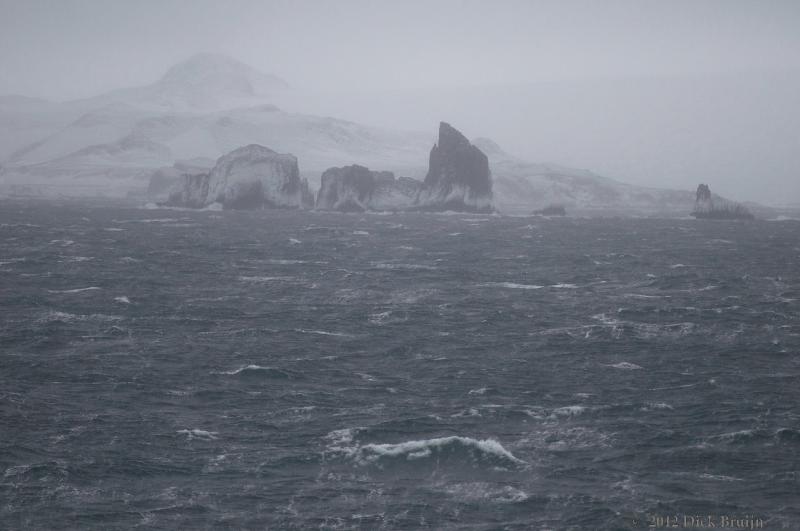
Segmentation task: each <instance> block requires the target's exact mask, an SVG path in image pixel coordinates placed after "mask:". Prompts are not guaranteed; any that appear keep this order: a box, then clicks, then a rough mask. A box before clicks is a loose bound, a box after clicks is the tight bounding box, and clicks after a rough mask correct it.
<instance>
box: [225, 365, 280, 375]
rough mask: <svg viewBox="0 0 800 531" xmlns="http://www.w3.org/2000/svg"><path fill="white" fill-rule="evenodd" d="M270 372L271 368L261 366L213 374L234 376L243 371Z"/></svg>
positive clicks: (250, 366) (246, 366)
mask: <svg viewBox="0 0 800 531" xmlns="http://www.w3.org/2000/svg"><path fill="white" fill-rule="evenodd" d="M269 370H272V367H263V366H261V365H253V364H251V365H245V366H243V367H239V368H238V369H233V370H231V371H219V372H216V373H214V374H229V375H236V374H241V373H243V372H245V371H269Z"/></svg>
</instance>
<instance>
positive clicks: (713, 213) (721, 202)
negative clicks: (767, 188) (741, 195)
mask: <svg viewBox="0 0 800 531" xmlns="http://www.w3.org/2000/svg"><path fill="white" fill-rule="evenodd" d="M716 199H717V200H716V201H715V200H714V197H713V196H712V195H711V188H709V186H708V185H707V184H700V185H698V187H697V193H696V194H695V202H694V211H693V212H692V216H694V217H696V218H698V219H753V218H754V217H755V216H753V214H752V213H751V212H750V211H749V210H748V209H747V207H745V206H744V205H741V204H739V203H734V202H732V201H727V200H725V199H722V198H720V197H717V198H716Z"/></svg>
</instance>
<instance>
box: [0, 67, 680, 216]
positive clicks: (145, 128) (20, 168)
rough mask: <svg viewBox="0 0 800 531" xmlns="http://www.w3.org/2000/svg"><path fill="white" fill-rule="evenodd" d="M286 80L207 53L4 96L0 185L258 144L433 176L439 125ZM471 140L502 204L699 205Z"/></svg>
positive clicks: (31, 187) (64, 179) (312, 160)
mask: <svg viewBox="0 0 800 531" xmlns="http://www.w3.org/2000/svg"><path fill="white" fill-rule="evenodd" d="M287 91H291V88H290V87H289V85H288V84H287V83H286V82H285V81H283V80H281V79H280V78H278V77H276V76H273V75H269V74H264V73H261V72H258V71H257V70H255V69H253V68H251V67H249V66H247V65H244V64H243V63H240V62H238V61H236V60H234V59H231V58H228V57H225V56H221V55H214V54H199V55H196V56H194V57H192V58H190V59H189V60H187V61H184V62H182V63H179V64H177V65H175V66H173V67H172V68H170V69H169V70H168V71H167V72H166V73H165V74H164V76H162V77H161V79H159V80H157V81H156V82H155V83H153V84H151V85H147V86H144V87H136V88H128V89H120V90H116V91H112V92H109V93H106V94H102V95H100V96H97V97H94V98H89V99H84V100H78V101H71V102H65V103H55V102H48V101H44V100H38V99H35V98H26V97H22V96H5V97H0V192H3V193H9V192H11V193H15V192H16V193H43V194H51V195H52V194H58V195H73V196H74V195H97V194H102V195H125V194H129V193H137V194H138V193H144V191H145V190H146V188H147V186H148V180H149V178H150V176H151V175H152V174H153V173H154V172H155V171H156V170H158V169H159V168H162V169H163V168H167V169H169V168H170V167H172V165H173V164H175V163H176V162H179V161H186V160H192V159H206V160H216V159H217V158H218V157H220V156H221V155H223V154H225V153H228V152H231V151H233V150H235V149H237V148H239V147H241V146H246V145H250V144H260V145H262V146H267V147H269V148H270V149H272V150H274V151H277V152H280V153H291V154H292V155H294V156H296V157H297V159H298V162H299V170H300V174H301V176H302V177H305V178H307V179H308V181H309V183H310V185H311V186H312V188H318V187H319V179H320V175H321V174H322V172H323V171H325V170H326V169H328V168H331V167H335V166H347V165H352V164H359V165H363V166H368V167H370V168H378V169H380V170H386V171H392V172H394V173H395V174H396V175H397V176H398V177H413V178H416V179H422V178H423V177H424V176H425V171H426V166H427V163H428V158H429V154H430V150H431V147H432V146H433V145H434V143H435V141H436V139H435V137H434V135H432V134H430V133H416V132H403V131H397V130H388V129H381V128H376V127H370V126H364V125H360V124H357V123H354V122H350V121H346V120H340V119H336V118H330V117H323V116H315V115H309V114H299V113H292V112H286V111H284V110H281V109H280V108H278V107H277V106H276V105H275V104H274V102H275V101H278V100H280V99H281V95H285V94H286V92H287ZM473 142H474V144H475V145H476V146H477V147H478V148H479V149H480V150H481V151H483V152H484V153H485V154H486V155H487V156H488V158H489V163H490V169H491V173H492V177H493V181H494V198H495V199H494V203H495V205H496V207H497V208H498V209H499V210H500V211H501V212H509V213H528V212H530V211H531V210H533V209H536V208H541V207H544V206H547V205H551V204H559V205H563V206H565V207H566V208H567V209H568V210H570V211H573V212H575V211H584V212H592V211H604V212H608V211H611V212H619V213H623V214H624V213H634V214H637V213H642V214H655V213H663V214H670V215H675V214H678V215H685V214H688V212H690V211H691V208H692V205H693V201H694V192H693V191H669V190H657V189H649V188H642V187H636V186H631V185H626V184H623V183H620V182H617V181H614V180H612V179H608V178H605V177H601V176H599V175H596V174H594V173H592V172H590V171H587V170H576V169H570V168H564V167H560V166H557V165H553V164H535V163H530V162H527V161H523V160H520V159H518V158H516V157H513V156H511V155H509V154H508V153H506V152H504V151H503V150H502V149H501V148H500V147H499V146H497V144H495V143H494V142H492V141H490V140H487V139H477V140H475V141H473Z"/></svg>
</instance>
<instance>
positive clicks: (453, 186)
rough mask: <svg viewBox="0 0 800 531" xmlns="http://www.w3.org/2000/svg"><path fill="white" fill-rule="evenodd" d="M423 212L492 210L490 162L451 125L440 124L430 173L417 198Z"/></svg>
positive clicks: (431, 156)
mask: <svg viewBox="0 0 800 531" xmlns="http://www.w3.org/2000/svg"><path fill="white" fill-rule="evenodd" d="M417 208H420V209H423V210H460V211H473V212H475V211H480V212H488V211H492V210H493V207H492V176H491V173H490V171H489V159H488V158H487V157H486V155H485V154H484V153H483V152H482V151H481V150H480V149H478V148H477V147H476V146H473V145H472V144H470V142H469V140H467V138H466V137H465V136H464V135H462V134H461V133H460V132H459V131H458V130H456V129H455V128H454V127H452V126H451V125H450V124H448V123H445V122H441V123H440V124H439V141H438V142H437V143H436V144H434V146H433V149H431V153H430V159H429V165H428V174H427V176H426V177H425V182H424V187H423V189H422V190H421V191H420V193H419V196H418V197H417Z"/></svg>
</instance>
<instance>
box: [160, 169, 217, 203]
mask: <svg viewBox="0 0 800 531" xmlns="http://www.w3.org/2000/svg"><path fill="white" fill-rule="evenodd" d="M213 166H214V161H212V160H210V159H192V160H188V161H178V162H176V163H175V164H173V165H172V166H164V167H163V168H158V169H157V170H156V171H154V172H153V174H152V175H151V176H150V181H149V182H148V184H147V198H148V199H150V200H151V201H156V202H163V201H167V200H168V199H169V196H170V195H171V194H172V193H174V192H177V191H178V190H179V189H182V188H183V178H184V176H185V175H201V174H206V175H208V172H209V171H210V170H211V168H212V167H213Z"/></svg>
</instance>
